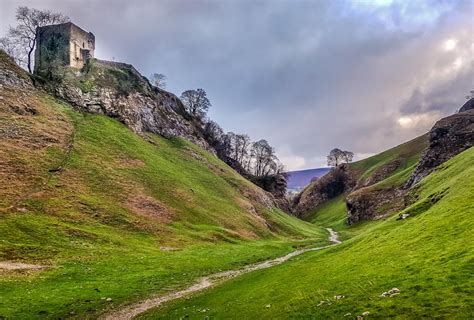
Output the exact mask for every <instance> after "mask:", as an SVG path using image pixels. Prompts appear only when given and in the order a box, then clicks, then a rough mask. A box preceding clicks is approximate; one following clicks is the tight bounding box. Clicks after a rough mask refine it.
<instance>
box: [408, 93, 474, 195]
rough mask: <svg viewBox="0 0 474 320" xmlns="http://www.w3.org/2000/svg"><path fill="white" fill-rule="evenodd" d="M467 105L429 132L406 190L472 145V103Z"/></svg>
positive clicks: (473, 132)
mask: <svg viewBox="0 0 474 320" xmlns="http://www.w3.org/2000/svg"><path fill="white" fill-rule="evenodd" d="M471 100H472V99H471ZM471 100H469V101H471ZM468 103H470V104H469V105H468V106H466V105H467V104H468ZM468 103H466V104H465V105H464V106H463V107H462V108H461V109H462V110H465V111H462V112H459V113H457V114H453V115H451V116H449V117H446V118H443V119H441V120H439V121H438V122H437V123H436V124H435V125H434V127H433V128H432V129H431V130H430V133H429V146H428V148H427V150H426V151H425V153H424V155H423V156H422V158H421V160H420V162H419V163H418V165H417V167H416V169H415V171H414V172H413V174H412V176H411V177H410V179H409V180H408V182H407V183H406V185H405V187H406V188H410V187H412V186H414V185H415V184H416V183H418V182H419V181H420V180H421V179H423V178H424V177H426V176H427V175H428V174H430V173H431V172H432V171H433V170H434V169H435V168H436V167H437V166H439V165H440V164H442V163H444V162H445V161H447V160H449V159H451V158H452V157H454V156H455V155H457V154H459V153H461V152H463V151H464V150H466V149H468V148H470V147H472V146H473V145H474V109H472V108H471V107H472V105H473V102H468Z"/></svg>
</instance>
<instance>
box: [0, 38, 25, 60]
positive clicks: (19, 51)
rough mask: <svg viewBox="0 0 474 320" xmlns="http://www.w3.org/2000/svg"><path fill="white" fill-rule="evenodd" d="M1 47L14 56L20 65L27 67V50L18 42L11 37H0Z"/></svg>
mask: <svg viewBox="0 0 474 320" xmlns="http://www.w3.org/2000/svg"><path fill="white" fill-rule="evenodd" d="M0 49H2V50H3V51H5V52H6V53H7V54H8V55H9V56H10V57H12V58H13V59H14V60H15V62H16V63H17V64H18V65H19V66H20V67H23V68H26V67H27V55H26V52H25V50H23V48H22V47H21V46H20V45H18V43H17V42H15V41H13V40H12V39H11V38H8V37H2V38H0Z"/></svg>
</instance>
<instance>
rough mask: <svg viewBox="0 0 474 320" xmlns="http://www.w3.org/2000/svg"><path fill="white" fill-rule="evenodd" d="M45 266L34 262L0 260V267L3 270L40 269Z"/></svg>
mask: <svg viewBox="0 0 474 320" xmlns="http://www.w3.org/2000/svg"><path fill="white" fill-rule="evenodd" d="M44 268H46V267H45V266H39V265H36V264H27V263H21V262H12V261H0V269H4V270H40V269H44Z"/></svg>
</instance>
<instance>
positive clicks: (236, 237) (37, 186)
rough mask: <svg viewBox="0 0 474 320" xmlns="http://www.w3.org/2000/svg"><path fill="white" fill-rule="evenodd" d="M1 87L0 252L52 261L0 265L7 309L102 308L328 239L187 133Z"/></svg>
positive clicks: (86, 311) (3, 310)
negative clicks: (131, 123) (143, 128)
mask: <svg viewBox="0 0 474 320" xmlns="http://www.w3.org/2000/svg"><path fill="white" fill-rule="evenodd" d="M1 90H2V91H1V98H0V163H1V170H0V183H1V185H2V188H1V189H0V262H5V261H7V262H24V263H30V264H36V265H41V266H44V267H45V268H44V269H41V270H5V269H1V268H0V275H1V277H0V318H2V317H6V318H14V319H37V318H48V319H58V318H65V317H70V316H74V317H77V318H86V317H90V318H95V317H96V316H97V315H98V314H100V313H102V312H104V310H107V309H109V308H114V307H115V308H116V307H117V306H118V305H119V304H121V303H124V302H131V301H135V300H139V299H141V298H143V297H147V296H149V295H151V294H157V293H160V292H164V291H166V290H170V289H171V288H179V287H181V286H183V285H185V284H188V283H190V282H192V281H193V279H195V278H197V277H199V276H201V275H204V274H208V273H211V272H217V271H219V270H224V269H230V268H236V267H239V266H241V265H244V264H247V263H251V262H255V261H259V260H262V259H267V258H270V257H274V256H277V255H281V254H283V253H286V252H289V251H291V250H292V249H293V247H295V246H301V245H307V244H309V243H317V242H318V241H319V242H321V243H323V242H325V241H326V240H325V237H326V235H325V232H324V231H323V230H322V229H321V228H317V227H315V226H313V225H311V224H309V223H306V222H303V221H300V220H298V219H296V218H294V217H291V216H288V215H286V214H284V213H283V212H281V211H279V210H278V209H276V208H275V207H274V206H273V205H272V204H271V202H269V201H268V198H267V196H266V195H265V194H264V193H263V191H262V190H261V189H259V188H257V187H255V186H254V185H253V184H251V183H250V182H248V181H247V180H245V179H243V178H242V177H241V176H239V175H238V174H237V173H235V172H234V171H233V170H232V169H230V168H229V167H228V166H226V165H225V164H224V163H223V162H221V161H219V160H218V159H217V158H216V157H214V156H213V155H211V154H209V153H208V152H206V151H204V150H202V149H200V148H198V147H196V146H195V145H193V144H191V143H189V142H187V141H185V140H182V139H171V140H167V139H163V138H161V137H159V136H156V135H151V134H150V135H146V136H143V137H141V136H138V135H136V134H134V133H133V132H131V131H130V130H129V129H128V128H126V127H125V126H124V125H123V124H121V123H119V122H117V121H116V120H114V119H111V118H108V117H105V116H98V115H89V114H81V113H79V112H76V111H73V110H72V109H71V107H70V106H68V105H65V104H63V103H60V102H58V101H56V100H54V99H52V98H51V97H49V96H47V95H44V94H41V93H38V92H35V91H32V90H30V91H24V92H23V91H18V90H13V89H9V88H8V87H5V88H2V89H1ZM108 298H110V299H108Z"/></svg>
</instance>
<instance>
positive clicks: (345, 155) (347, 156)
mask: <svg viewBox="0 0 474 320" xmlns="http://www.w3.org/2000/svg"><path fill="white" fill-rule="evenodd" d="M353 158H354V152H350V151H343V152H342V160H343V161H344V162H345V163H349V162H352V159H353Z"/></svg>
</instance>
